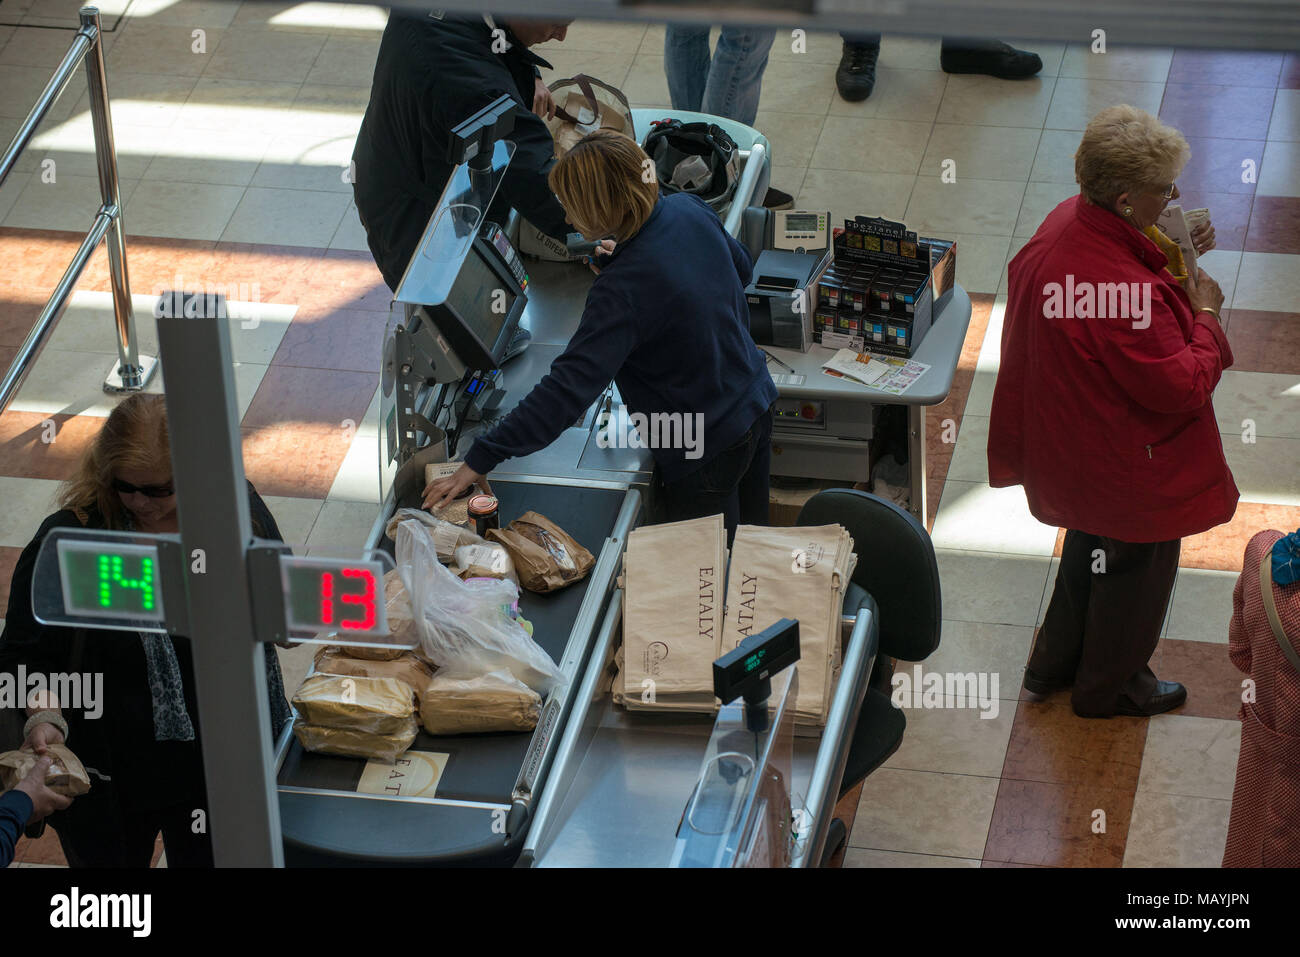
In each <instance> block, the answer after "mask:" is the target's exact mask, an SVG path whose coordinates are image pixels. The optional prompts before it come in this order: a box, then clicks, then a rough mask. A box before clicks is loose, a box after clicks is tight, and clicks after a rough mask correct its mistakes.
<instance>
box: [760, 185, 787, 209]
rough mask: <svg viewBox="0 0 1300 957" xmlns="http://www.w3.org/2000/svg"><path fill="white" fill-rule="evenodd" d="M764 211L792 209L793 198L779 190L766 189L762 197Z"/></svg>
mask: <svg viewBox="0 0 1300 957" xmlns="http://www.w3.org/2000/svg"><path fill="white" fill-rule="evenodd" d="M763 208H764V209H794V197H793V196H791V195H790V194H789V193H783V192H781V190H779V189H773V188H772V187H770V186H769V187H768V188H767V195H766V196H764V197H763Z"/></svg>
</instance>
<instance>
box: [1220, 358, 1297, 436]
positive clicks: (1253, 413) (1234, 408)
mask: <svg viewBox="0 0 1300 957" xmlns="http://www.w3.org/2000/svg"><path fill="white" fill-rule="evenodd" d="M1214 411H1215V416H1216V418H1217V419H1218V422H1219V430H1220V431H1221V432H1225V433H1226V432H1235V433H1236V434H1237V435H1241V434H1242V430H1243V429H1244V428H1246V427H1247V426H1245V425H1243V423H1245V422H1246V421H1247V420H1250V421H1251V422H1252V423H1253V424H1254V427H1255V434H1256V436H1257V437H1259V436H1279V437H1282V438H1288V439H1295V438H1300V420H1297V418H1296V416H1297V415H1298V414H1300V388H1296V381H1295V376H1293V375H1284V374H1282V373H1277V372H1237V371H1234V370H1232V369H1228V370H1227V371H1225V372H1224V373H1223V378H1222V379H1220V380H1219V385H1218V388H1216V389H1215V390H1214Z"/></svg>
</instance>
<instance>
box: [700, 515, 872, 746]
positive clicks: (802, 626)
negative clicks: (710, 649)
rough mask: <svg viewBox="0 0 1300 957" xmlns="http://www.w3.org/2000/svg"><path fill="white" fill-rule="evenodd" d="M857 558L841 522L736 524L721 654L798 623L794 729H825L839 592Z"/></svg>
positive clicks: (836, 662) (836, 653) (836, 658)
mask: <svg viewBox="0 0 1300 957" xmlns="http://www.w3.org/2000/svg"><path fill="white" fill-rule="evenodd" d="M857 562H858V557H857V555H856V554H854V552H853V539H852V537H851V536H850V535H849V533H848V532H847V531H845V530H844V528H843V527H842V526H840V525H820V526H815V527H800V528H766V527H763V526H758V525H742V526H740V527H739V528H738V529H737V530H736V538H735V541H734V542H733V543H732V552H731V568H730V570H729V573H728V576H727V613H726V619H725V622H724V625H723V632H722V647H721V649H720V652H719V653H720V654H726V653H727V652H728V651H731V650H732V649H733V648H735V647H736V646H737V645H739V644H740V643H741V642H742V641H744V640H745V639H746V638H748V637H749V636H750V635H756V634H758V633H759V632H760V631H762V630H763V629H764V628H766V627H768V626H769V625H772V624H775V623H776V622H778V621H780V620H781V619H782V618H796V619H798V621H799V695H798V698H797V699H796V701H795V724H796V725H801V726H804V727H824V726H825V724H826V714H827V712H828V711H829V709H830V702H831V694H832V691H833V689H834V684H835V678H836V677H837V675H838V671H839V666H840V618H841V611H842V608H843V605H844V591H845V589H846V588H847V587H848V584H849V579H850V577H851V576H852V574H853V569H854V567H855V566H856V565H857Z"/></svg>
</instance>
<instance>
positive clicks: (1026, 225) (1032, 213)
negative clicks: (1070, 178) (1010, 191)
mask: <svg viewBox="0 0 1300 957" xmlns="http://www.w3.org/2000/svg"><path fill="white" fill-rule="evenodd" d="M1077 195H1079V187H1078V186H1076V185H1075V184H1074V183H1030V184H1029V185H1028V186H1026V187H1025V200H1024V202H1023V203H1022V204H1021V206H1020V215H1019V216H1018V217H1017V218H1016V231H1015V235H1016V236H1023V237H1025V238H1028V237H1030V236H1032V235H1034V233H1036V232H1038V227H1039V226H1041V225H1042V224H1043V220H1044V219H1046V218H1047V214H1048V213H1050V212H1051V211H1052V210H1054V209H1055V208H1056V207H1057V206H1059V205H1060V204H1061V203H1062V202H1064V201H1065V200H1067V199H1071V198H1073V197H1075V196H1077Z"/></svg>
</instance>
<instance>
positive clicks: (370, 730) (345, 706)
mask: <svg viewBox="0 0 1300 957" xmlns="http://www.w3.org/2000/svg"><path fill="white" fill-rule="evenodd" d="M414 701H415V695H414V694H413V693H412V691H411V686H410V685H408V684H407V683H406V682H404V681H398V680H397V679H396V678H366V677H362V676H352V675H323V674H321V675H310V676H308V678H307V680H306V681H304V682H303V683H302V685H301V686H299V688H298V692H297V694H295V695H294V696H293V706H294V707H295V708H296V709H297V710H298V714H299V716H300V717H301V718H302V720H303V722H304V723H306V724H314V725H319V726H321V727H325V728H343V729H345V730H348V731H364V732H366V733H367V734H400V733H401V732H402V731H403V729H404V728H405V727H406V726H407V722H408V720H409V719H410V718H411V716H412V715H413V714H414V713H415V704H414Z"/></svg>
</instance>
